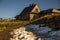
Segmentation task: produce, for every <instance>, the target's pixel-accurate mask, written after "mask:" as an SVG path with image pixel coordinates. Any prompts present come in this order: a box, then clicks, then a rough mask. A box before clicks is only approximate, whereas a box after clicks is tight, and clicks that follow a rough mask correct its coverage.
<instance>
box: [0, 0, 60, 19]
mask: <svg viewBox="0 0 60 40" xmlns="http://www.w3.org/2000/svg"><path fill="white" fill-rule="evenodd" d="M31 3H36V4H37V5H38V6H39V8H40V9H41V10H46V9H50V8H56V9H60V0H26V1H24V0H0V18H13V17H15V16H16V15H18V14H20V13H21V12H22V11H23V9H24V8H25V7H27V6H29V4H31Z"/></svg>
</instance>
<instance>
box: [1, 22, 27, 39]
mask: <svg viewBox="0 0 60 40" xmlns="http://www.w3.org/2000/svg"><path fill="white" fill-rule="evenodd" d="M27 23H28V21H0V40H9V37H10V34H9V33H10V31H12V30H13V29H15V28H19V27H21V26H24V25H26V24H27Z"/></svg>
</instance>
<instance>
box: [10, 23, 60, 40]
mask: <svg viewBox="0 0 60 40" xmlns="http://www.w3.org/2000/svg"><path fill="white" fill-rule="evenodd" d="M43 25H44V24H41V25H40V24H38V25H36V24H29V25H27V26H25V27H20V28H18V29H14V30H13V31H12V32H11V33H10V34H11V38H10V40H60V30H58V31H52V29H51V28H49V27H48V26H45V27H43Z"/></svg>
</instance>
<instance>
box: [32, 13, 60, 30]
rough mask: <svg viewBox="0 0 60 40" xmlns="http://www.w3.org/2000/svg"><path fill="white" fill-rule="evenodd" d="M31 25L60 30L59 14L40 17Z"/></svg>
mask: <svg viewBox="0 0 60 40" xmlns="http://www.w3.org/2000/svg"><path fill="white" fill-rule="evenodd" d="M31 24H45V25H47V26H50V27H52V28H53V29H56V30H58V29H60V14H53V15H52V14H51V15H45V16H42V17H40V18H38V19H36V20H34V21H31Z"/></svg>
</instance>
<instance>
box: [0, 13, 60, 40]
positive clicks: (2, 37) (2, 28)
mask: <svg viewBox="0 0 60 40" xmlns="http://www.w3.org/2000/svg"><path fill="white" fill-rule="evenodd" d="M40 23H44V24H46V25H48V26H50V27H52V28H53V29H60V14H55V15H45V16H42V17H40V18H38V19H36V20H34V21H31V22H27V21H7V22H6V21H2V22H0V40H9V37H10V35H9V32H10V31H12V30H13V29H15V28H19V27H20V26H25V25H26V24H40Z"/></svg>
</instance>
